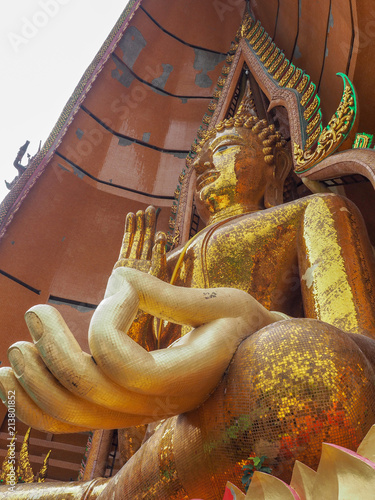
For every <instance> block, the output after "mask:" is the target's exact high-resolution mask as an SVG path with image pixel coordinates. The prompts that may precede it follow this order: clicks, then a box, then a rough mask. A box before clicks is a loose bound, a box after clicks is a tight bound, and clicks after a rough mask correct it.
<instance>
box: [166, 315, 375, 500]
mask: <svg viewBox="0 0 375 500" xmlns="http://www.w3.org/2000/svg"><path fill="white" fill-rule="evenodd" d="M374 382H375V377H374V372H373V370H372V367H371V365H370V363H369V362H368V360H367V358H366V357H365V356H364V354H363V352H362V351H361V349H360V348H359V347H358V346H357V345H356V344H355V343H354V342H353V341H352V340H351V339H350V338H349V337H348V336H347V335H346V334H345V333H343V332H341V331H340V330H338V329H336V328H334V327H332V326H330V325H328V324H326V323H323V322H320V321H316V320H308V319H298V320H289V321H281V322H278V323H274V324H273V325H270V326H268V327H266V328H263V329H262V330H261V331H259V332H258V333H256V334H254V335H252V336H251V337H249V338H247V339H246V340H245V341H244V342H242V344H241V345H240V347H239V349H238V350H237V352H236V354H235V356H234V358H233V360H232V363H231V365H230V367H229V369H228V372H227V374H226V375H225V377H224V379H223V380H222V382H221V384H220V385H219V387H218V388H217V389H216V391H215V393H214V394H213V395H212V396H211V397H210V399H209V400H208V401H207V402H206V403H205V404H204V405H203V406H202V407H201V408H199V409H198V410H196V411H195V412H191V413H190V414H186V415H185V416H183V417H181V418H180V419H179V425H180V427H177V428H176V438H177V441H178V440H179V439H183V436H184V435H187V431H188V429H189V428H190V429H193V428H194V429H196V428H197V427H198V426H199V427H200V428H201V429H202V431H201V433H200V435H199V438H197V439H198V440H200V441H201V444H200V445H199V447H200V449H201V451H200V452H199V454H200V459H199V460H198V461H197V462H196V464H197V468H198V469H199V470H200V471H202V470H204V471H205V473H206V475H205V477H206V478H207V477H208V476H210V475H211V476H213V474H212V473H211V474H210V471H212V470H215V478H214V479H213V481H214V482H215V483H218V484H225V481H226V480H230V481H232V482H235V483H236V484H238V485H239V486H241V484H240V479H241V476H242V472H241V464H243V461H244V460H246V459H247V458H248V456H249V455H250V454H255V455H256V456H261V455H266V456H267V457H268V460H269V463H270V466H271V468H272V469H273V474H274V475H276V476H279V477H282V478H284V479H287V480H290V475H291V471H292V467H293V463H294V461H295V460H296V459H298V460H300V461H302V462H304V463H306V464H307V465H310V466H311V467H316V466H317V464H318V462H319V458H320V452H321V444H322V442H324V441H325V442H331V443H336V444H339V445H341V446H344V447H347V448H350V449H353V450H355V449H356V448H357V446H358V445H359V443H360V442H361V440H362V439H363V437H364V436H365V434H366V432H367V431H368V429H369V428H370V426H371V425H372V424H373V423H374V422H375V384H374ZM183 419H186V421H185V422H184V420H183ZM194 432H196V431H194ZM180 436H181V437H180ZM197 442H198V441H197ZM197 448H198V445H196V446H195V450H197ZM195 454H196V458H197V456H198V455H199V454H198V453H196V452H195ZM203 476H204V474H203V475H202V477H203ZM207 498H209V497H207Z"/></svg>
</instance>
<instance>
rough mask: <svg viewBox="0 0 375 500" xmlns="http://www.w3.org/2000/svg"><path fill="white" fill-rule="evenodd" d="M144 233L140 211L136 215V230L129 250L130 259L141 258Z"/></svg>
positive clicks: (143, 223)
mask: <svg viewBox="0 0 375 500" xmlns="http://www.w3.org/2000/svg"><path fill="white" fill-rule="evenodd" d="M144 231H145V214H144V212H143V211H142V210H138V212H137V213H136V228H135V234H134V240H133V244H132V247H131V250H130V255H129V258H130V259H139V258H140V256H141V251H142V245H143V238H144Z"/></svg>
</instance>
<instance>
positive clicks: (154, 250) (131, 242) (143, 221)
mask: <svg viewBox="0 0 375 500" xmlns="http://www.w3.org/2000/svg"><path fill="white" fill-rule="evenodd" d="M155 226H156V210H155V208H154V207H153V206H150V207H148V208H147V209H146V210H145V211H144V212H143V211H142V210H139V211H138V212H137V213H136V214H134V213H132V212H130V213H128V215H127V216H126V221H125V232H124V238H123V241H122V246H121V251H120V255H119V258H118V261H117V262H116V264H115V269H116V268H117V267H130V268H132V269H138V270H139V271H143V272H145V273H149V274H151V275H152V276H156V277H158V278H160V279H162V280H164V281H165V280H166V273H167V263H166V250H165V249H166V241H167V240H166V236H165V234H164V233H163V232H158V233H157V234H156V235H155Z"/></svg>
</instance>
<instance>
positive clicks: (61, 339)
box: [0, 268, 281, 431]
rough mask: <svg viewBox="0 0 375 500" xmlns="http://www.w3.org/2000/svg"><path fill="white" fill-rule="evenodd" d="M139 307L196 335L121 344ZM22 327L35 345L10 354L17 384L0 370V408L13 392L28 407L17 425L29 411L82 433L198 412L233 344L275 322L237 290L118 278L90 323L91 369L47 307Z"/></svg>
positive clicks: (137, 276)
mask: <svg viewBox="0 0 375 500" xmlns="http://www.w3.org/2000/svg"><path fill="white" fill-rule="evenodd" d="M139 306H140V307H142V308H143V309H144V310H146V311H147V312H148V313H150V314H153V315H155V314H156V315H158V316H160V317H161V318H163V319H168V320H169V319H170V320H172V321H173V322H183V323H188V324H191V325H193V326H195V327H196V328H195V329H194V330H193V331H192V332H191V333H190V334H188V335H187V336H186V337H185V338H184V339H183V341H182V342H181V344H178V343H177V344H175V345H173V346H172V347H171V348H169V349H161V350H159V351H154V352H147V351H146V350H145V349H143V348H142V347H141V346H139V345H138V344H137V343H136V342H134V341H133V340H132V339H131V338H129V337H128V336H127V335H126V334H124V332H126V331H127V329H128V328H129V327H130V326H131V324H132V320H133V318H134V316H135V314H136V313H137V310H138V307H139ZM26 318H27V323H28V327H29V330H30V333H31V334H32V337H33V339H34V342H35V345H33V344H31V343H28V342H19V343H17V344H15V345H13V346H12V347H11V348H10V350H9V359H10V361H11V364H12V368H13V370H14V372H15V374H16V377H14V376H13V372H12V373H10V369H7V368H3V369H1V370H0V380H1V383H2V386H3V390H2V392H3V393H4V394H2V397H3V399H6V398H5V394H6V392H7V391H8V390H14V389H16V390H17V389H18V387H19V384H21V386H22V388H23V390H24V391H25V393H27V394H25V397H26V399H25V401H26V400H27V398H28V397H29V398H31V400H32V401H33V402H34V403H35V405H34V404H33V405H31V406H30V409H29V408H28V407H27V406H28V405H26V407H27V408H26V409H25V407H23V410H24V414H23V415H22V420H24V421H25V422H26V423H29V422H31V421H33V422H35V418H36V417H37V416H38V411H35V408H34V407H35V406H37V407H38V408H39V410H40V411H39V415H40V416H42V415H43V414H47V415H49V416H50V417H52V418H53V420H51V425H54V426H55V427H58V421H63V422H66V423H68V424H71V425H75V426H78V427H84V426H88V427H90V428H113V427H127V426H131V425H137V424H141V423H147V422H150V421H153V420H157V419H160V418H165V417H167V416H170V415H174V414H178V413H181V412H184V411H188V410H191V409H193V408H195V407H197V406H198V405H199V404H200V403H202V402H203V401H204V400H205V399H206V398H207V396H208V395H209V394H210V392H211V391H212V390H213V389H214V388H215V387H216V385H217V383H218V382H219V380H220V378H221V376H222V374H223V372H224V371H225V369H226V367H227V366H228V363H229V362H230V359H231V357H232V355H233V353H234V352H235V350H236V348H237V345H238V344H239V342H240V341H241V340H242V339H243V338H245V337H246V336H248V335H250V334H251V333H253V332H254V331H257V330H258V329H259V328H261V327H263V326H265V325H267V324H270V323H273V322H275V321H277V320H280V319H281V318H280V317H279V316H278V315H277V314H276V315H275V314H273V313H270V312H269V311H267V310H266V309H265V308H263V306H261V305H260V304H259V303H258V302H257V301H256V300H254V299H253V298H252V297H250V296H249V295H248V294H246V293H245V292H241V291H239V290H234V289H225V288H218V289H208V290H200V289H185V288H180V287H174V286H172V285H169V284H166V283H164V282H162V281H160V280H159V279H157V278H155V277H153V276H150V275H148V274H145V273H142V272H140V271H136V270H132V269H127V268H119V269H116V270H115V271H114V273H113V275H112V277H111V278H110V280H109V284H108V288H107V293H106V298H105V299H104V300H103V301H102V302H101V304H100V305H99V307H98V309H97V310H96V311H95V313H94V316H93V318H92V322H91V326H90V339H89V340H90V348H91V351H92V354H93V357H94V358H95V359H93V358H91V356H90V355H88V354H86V353H83V352H82V351H81V350H80V348H79V346H78V344H77V343H76V341H75V339H74V337H73V335H72V334H71V332H70V331H69V329H68V328H67V326H66V324H65V323H64V321H63V319H62V318H61V316H60V315H59V313H58V312H57V311H56V310H55V309H54V308H53V307H51V306H48V305H41V306H35V307H33V308H32V309H31V310H30V311H29V312H28V314H27V315H26ZM10 375H11V376H10ZM12 384H13V385H12ZM13 386H14V387H13ZM0 387H1V386H0ZM29 413H30V415H29ZM32 413H33V415H32ZM41 425H43V424H42V422H41V424H40V425H36V427H38V428H40V426H41ZM34 426H35V425H34ZM78 427H77V431H78V430H80V429H78Z"/></svg>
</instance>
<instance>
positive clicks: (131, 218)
mask: <svg viewBox="0 0 375 500" xmlns="http://www.w3.org/2000/svg"><path fill="white" fill-rule="evenodd" d="M135 225H136V224H135V215H134V214H133V213H132V212H130V213H128V215H127V216H126V219H125V232H124V238H123V240H122V246H121V251H120V256H119V259H126V258H128V257H129V254H130V249H131V247H132V244H133V239H134V233H135Z"/></svg>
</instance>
